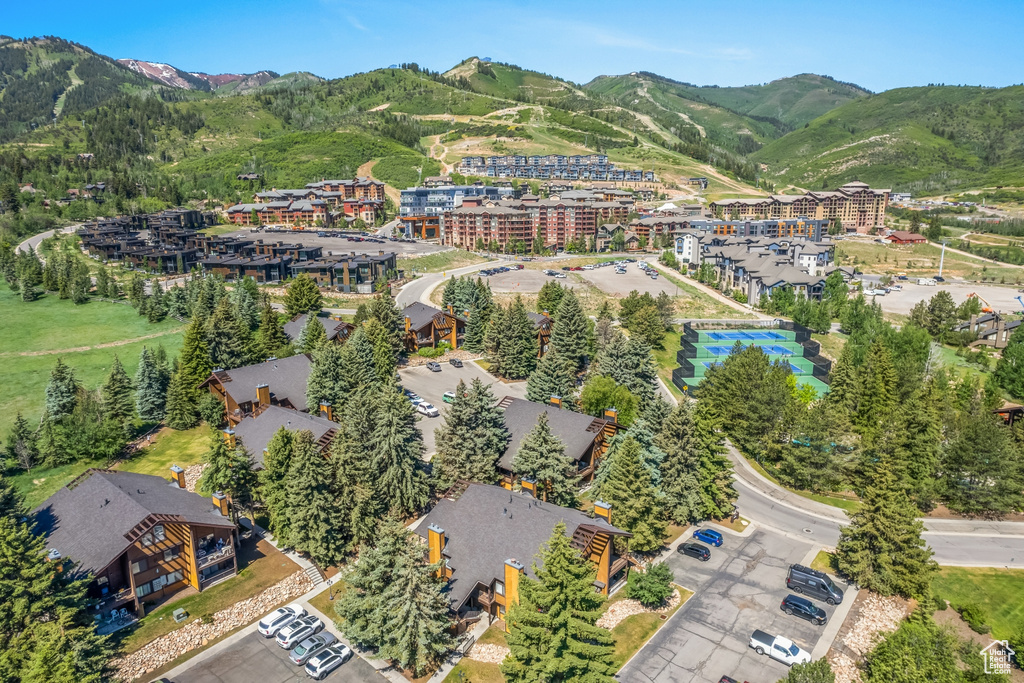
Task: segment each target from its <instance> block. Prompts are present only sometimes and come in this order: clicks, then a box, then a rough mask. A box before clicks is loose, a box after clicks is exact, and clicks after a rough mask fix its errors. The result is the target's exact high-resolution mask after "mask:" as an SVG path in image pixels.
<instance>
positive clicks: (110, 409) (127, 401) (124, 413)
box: [101, 355, 135, 432]
mask: <svg viewBox="0 0 1024 683" xmlns="http://www.w3.org/2000/svg"><path fill="white" fill-rule="evenodd" d="M101 392H102V396H103V411H104V414H105V417H106V419H108V420H113V421H114V422H116V423H117V424H119V425H121V427H122V429H124V430H125V431H126V432H127V431H129V430H130V429H131V427H132V421H133V420H134V419H135V401H134V400H133V395H132V380H131V378H129V377H128V373H127V372H125V371H124V366H123V365H121V359H120V358H118V357H117V356H116V355H115V356H114V363H113V365H111V367H110V374H109V375H107V381H106V382H105V383H104V384H103V388H102V390H101Z"/></svg>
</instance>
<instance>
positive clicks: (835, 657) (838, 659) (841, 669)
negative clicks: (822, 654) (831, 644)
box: [828, 650, 862, 683]
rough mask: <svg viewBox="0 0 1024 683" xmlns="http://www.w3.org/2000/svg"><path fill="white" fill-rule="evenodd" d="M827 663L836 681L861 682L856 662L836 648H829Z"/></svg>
mask: <svg viewBox="0 0 1024 683" xmlns="http://www.w3.org/2000/svg"><path fill="white" fill-rule="evenodd" d="M828 663H829V665H831V667H832V673H834V674H835V676H836V683H862V681H861V677H860V669H858V668H857V663H856V662H854V661H853V660H852V659H850V658H849V657H847V656H846V655H844V654H843V653H842V652H838V651H836V650H829V652H828Z"/></svg>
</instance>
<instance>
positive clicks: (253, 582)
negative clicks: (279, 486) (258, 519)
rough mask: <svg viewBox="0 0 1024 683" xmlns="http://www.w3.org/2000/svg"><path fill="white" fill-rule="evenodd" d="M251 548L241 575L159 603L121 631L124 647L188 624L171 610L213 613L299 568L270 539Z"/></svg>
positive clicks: (196, 614) (198, 614) (135, 646)
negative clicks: (185, 595) (130, 626)
mask: <svg viewBox="0 0 1024 683" xmlns="http://www.w3.org/2000/svg"><path fill="white" fill-rule="evenodd" d="M251 552H252V558H251V559H249V561H248V563H247V564H246V566H245V568H244V569H241V570H240V571H239V572H238V576H236V577H234V578H232V579H231V580H230V581H225V582H224V583H220V584H217V585H216V586H214V587H212V588H209V589H207V590H205V591H203V592H202V593H198V594H196V595H191V596H189V597H187V598H182V599H180V600H175V601H173V602H171V603H169V604H166V605H164V606H162V607H158V608H156V609H155V610H153V611H152V612H150V613H149V614H147V615H146V616H145V617H143V618H142V619H141V620H140V621H139V623H138V625H137V626H135V627H133V628H131V629H130V630H126V631H122V632H120V633H123V634H124V635H122V636H121V637H120V642H119V644H120V645H121V647H122V649H123V651H124V652H134V651H135V650H138V649H139V648H140V647H142V646H143V645H145V644H146V643H149V642H151V641H153V640H154V639H156V638H159V637H160V636H162V635H165V634H167V633H170V632H171V631H174V630H175V629H177V628H180V627H181V626H184V624H185V623H187V622H183V623H182V624H177V623H175V621H174V619H172V618H171V613H172V612H173V611H174V610H176V609H178V608H181V609H184V610H185V611H186V612H188V613H189V616H190V617H191V618H195V617H202V616H206V615H213V614H215V613H216V612H219V611H220V610H223V609H227V608H228V607H231V606H232V605H234V604H235V603H237V602H240V601H242V600H245V599H246V598H250V597H252V596H254V595H256V594H257V593H259V592H261V591H263V590H265V589H267V588H270V587H271V586H273V585H274V584H275V583H277V582H278V581H280V580H281V579H284V578H286V577H288V576H291V575H292V574H294V573H295V572H297V571H299V566H298V565H297V564H295V563H294V562H292V561H291V560H289V559H288V558H287V557H285V556H284V555H282V554H281V553H280V552H278V551H277V550H276V549H275V548H274V546H272V545H270V544H269V543H267V542H266V541H260V542H259V544H258V545H257V547H256V549H255V550H253V551H251ZM242 561H243V559H242V556H239V566H241V563H242Z"/></svg>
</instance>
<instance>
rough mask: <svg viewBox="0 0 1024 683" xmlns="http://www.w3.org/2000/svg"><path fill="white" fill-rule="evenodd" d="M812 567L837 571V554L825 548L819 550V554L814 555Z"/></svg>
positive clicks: (832, 571) (825, 570)
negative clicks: (826, 550) (828, 551)
mask: <svg viewBox="0 0 1024 683" xmlns="http://www.w3.org/2000/svg"><path fill="white" fill-rule="evenodd" d="M811 569H817V570H818V571H819V572H831V573H833V574H835V573H836V556H835V555H833V554H832V553H827V552H825V551H824V550H819V551H818V554H817V555H815V556H814V559H813V560H812V561H811Z"/></svg>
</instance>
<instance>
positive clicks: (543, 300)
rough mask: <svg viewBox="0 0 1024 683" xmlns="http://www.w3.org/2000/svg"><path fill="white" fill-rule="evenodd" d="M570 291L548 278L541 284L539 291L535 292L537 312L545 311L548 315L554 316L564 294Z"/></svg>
mask: <svg viewBox="0 0 1024 683" xmlns="http://www.w3.org/2000/svg"><path fill="white" fill-rule="evenodd" d="M571 292H572V290H571V289H570V288H568V287H563V286H562V285H561V284H559V283H558V282H557V281H555V280H548V281H547V282H545V283H544V284H543V285H541V288H540V292H539V293H538V294H537V312H538V313H544V312H545V311H547V314H548V315H550V316H554V315H555V314H556V313H557V311H558V307H559V306H560V305H561V303H562V300H563V298H564V297H565V295H566V294H567V293H571Z"/></svg>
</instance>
